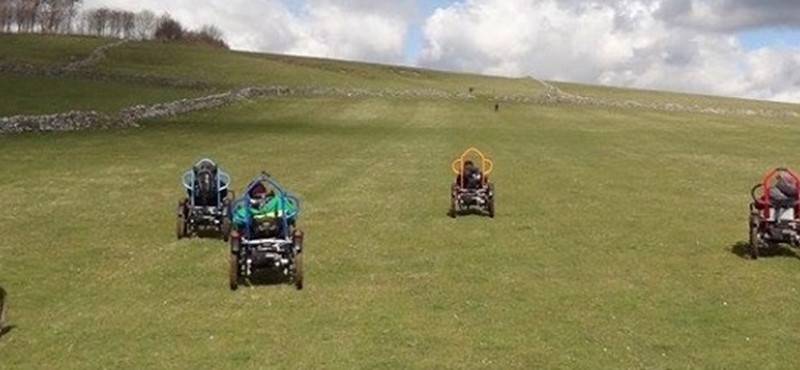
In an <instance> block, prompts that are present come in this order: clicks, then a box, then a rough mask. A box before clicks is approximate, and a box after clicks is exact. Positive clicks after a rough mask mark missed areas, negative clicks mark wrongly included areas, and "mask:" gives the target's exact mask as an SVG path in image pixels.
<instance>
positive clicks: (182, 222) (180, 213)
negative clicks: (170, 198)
mask: <svg viewBox="0 0 800 370" xmlns="http://www.w3.org/2000/svg"><path fill="white" fill-rule="evenodd" d="M175 213H176V214H177V220H176V223H175V234H176V236H177V237H178V239H179V240H180V239H181V238H185V237H186V232H187V230H186V202H185V200H181V201H179V202H178V207H177V209H176V212H175Z"/></svg>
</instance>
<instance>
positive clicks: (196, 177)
mask: <svg viewBox="0 0 800 370" xmlns="http://www.w3.org/2000/svg"><path fill="white" fill-rule="evenodd" d="M230 183H231V177H230V175H228V174H227V173H225V172H223V171H222V170H220V169H219V167H218V166H217V164H216V163H214V161H212V160H210V159H208V158H203V159H201V160H200V161H198V162H197V163H196V164H195V165H194V166H192V169H191V170H189V171H186V172H185V173H184V174H183V176H181V184H182V185H183V188H184V189H185V190H186V196H185V197H183V198H181V199H180V200H179V201H178V208H177V218H178V220H177V236H178V239H181V238H186V237H189V236H192V235H200V232H203V231H206V232H208V231H210V232H215V233H217V235H219V236H220V237H221V238H222V239H223V240H225V241H228V236H229V235H230V230H231V220H230V214H229V213H230V209H231V203H232V200H233V199H234V196H235V194H234V192H233V191H232V190H229V189H228V187H229V186H230Z"/></svg>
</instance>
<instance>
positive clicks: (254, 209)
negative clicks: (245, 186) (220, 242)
mask: <svg viewBox="0 0 800 370" xmlns="http://www.w3.org/2000/svg"><path fill="white" fill-rule="evenodd" d="M281 200H283V206H281ZM245 207H249V208H250V217H252V218H253V219H254V220H256V221H258V220H263V219H268V218H278V217H281V216H282V215H283V214H282V213H283V212H284V211H285V212H286V213H287V214H289V215H294V214H295V213H296V212H297V207H296V206H295V204H294V203H292V202H291V201H289V199H288V198H286V197H284V196H282V195H280V194H276V195H274V196H272V197H270V198H269V199H267V201H266V202H264V203H263V204H261V205H251V204H244V202H242V203H239V205H237V206H236V209H234V210H233V224H234V225H236V226H237V227H243V226H244V225H245V224H247V209H246V208H245ZM292 217H294V216H292Z"/></svg>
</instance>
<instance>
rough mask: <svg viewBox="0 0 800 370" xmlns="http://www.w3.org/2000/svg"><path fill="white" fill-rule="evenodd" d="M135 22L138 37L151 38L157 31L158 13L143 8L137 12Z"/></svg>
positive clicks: (142, 38)
mask: <svg viewBox="0 0 800 370" xmlns="http://www.w3.org/2000/svg"><path fill="white" fill-rule="evenodd" d="M133 22H134V27H135V29H136V37H137V38H138V39H140V40H149V39H152V38H153V36H154V35H155V33H156V13H153V12H152V11H150V10H142V11H140V12H138V13H136V16H135V17H134V20H133Z"/></svg>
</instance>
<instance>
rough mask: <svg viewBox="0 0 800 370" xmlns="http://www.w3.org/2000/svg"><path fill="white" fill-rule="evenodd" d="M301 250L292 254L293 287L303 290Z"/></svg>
mask: <svg viewBox="0 0 800 370" xmlns="http://www.w3.org/2000/svg"><path fill="white" fill-rule="evenodd" d="M303 277H304V276H303V252H300V253H298V254H296V255H295V256H294V276H293V277H292V278H293V280H294V287H295V288H297V290H303Z"/></svg>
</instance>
